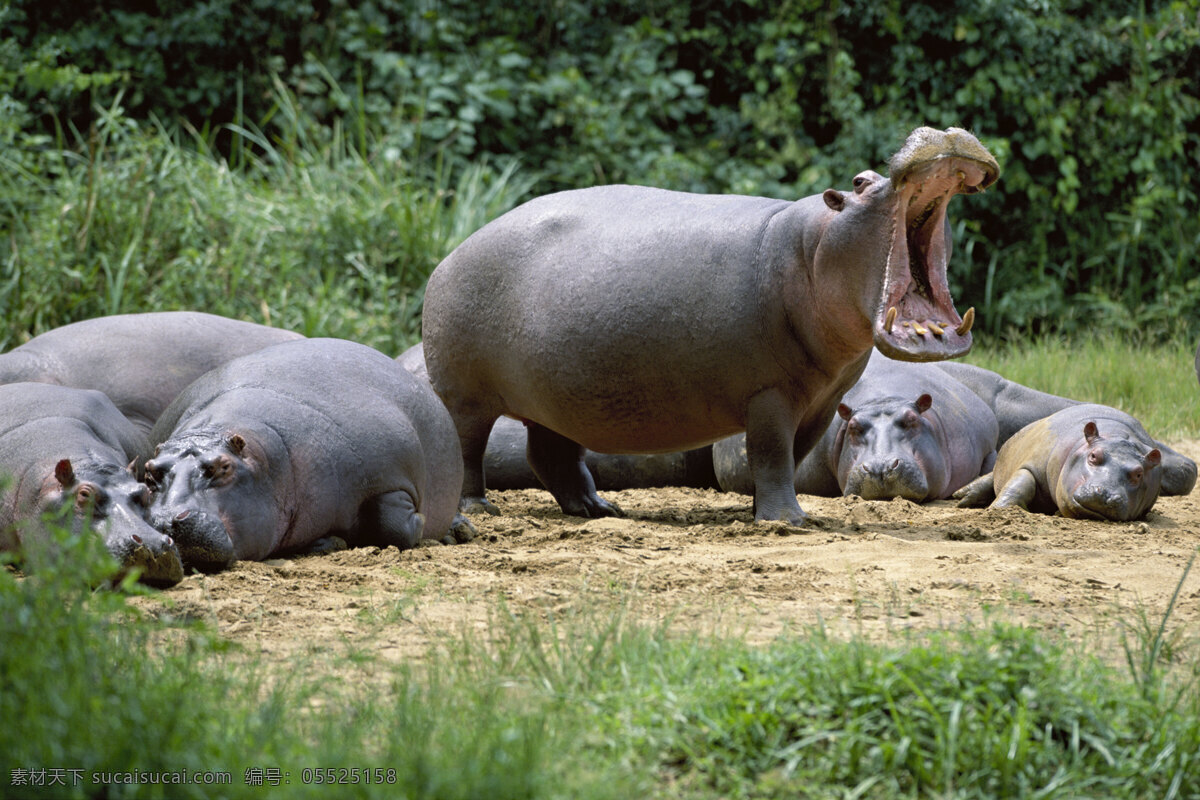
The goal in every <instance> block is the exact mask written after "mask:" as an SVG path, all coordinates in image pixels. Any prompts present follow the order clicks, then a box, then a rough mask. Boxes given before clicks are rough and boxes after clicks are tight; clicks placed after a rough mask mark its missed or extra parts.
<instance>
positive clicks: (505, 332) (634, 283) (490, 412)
mask: <svg viewBox="0 0 1200 800" xmlns="http://www.w3.org/2000/svg"><path fill="white" fill-rule="evenodd" d="M998 174H999V167H998V166H997V164H996V161H995V159H994V158H992V156H991V154H990V153H988V151H987V150H986V149H985V148H984V147H983V145H981V144H980V143H979V141H978V140H977V139H976V138H975V137H974V136H972V135H971V134H969V133H967V132H966V131H963V130H959V129H956V128H951V129H950V130H948V131H938V130H934V129H932V128H920V129H918V130H916V131H914V132H913V133H912V134H911V135H910V136H909V137H908V140H907V141H906V142H905V144H904V146H903V147H902V148H901V150H900V151H899V152H898V153H896V155H895V156H893V157H892V159H891V162H890V177H888V178H885V177H883V176H882V175H879V174H877V173H875V172H872V171H870V170H867V171H865V172H861V173H859V174H858V175H857V176H856V177H855V178H854V180H853V189H852V190H851V191H847V192H843V191H837V190H834V189H828V190H826V191H825V192H824V193H823V194H820V195H815V196H812V197H807V198H804V199H802V200H798V201H796V202H787V201H783V200H772V199H767V198H761V197H741V196H732V195H730V196H722V195H697V194H686V193H682V192H669V191H663V190H660V189H651V188H646V187H639V186H602V187H596V188H592V189H581V190H575V191H568V192H562V193H559V194H553V195H548V196H545V197H541V198H538V199H535V200H532V201H530V202H528V203H526V204H524V205H522V206H520V207H518V208H516V209H514V210H513V211H510V212H508V213H507V214H505V215H503V216H501V217H500V218H498V219H496V220H494V221H493V222H491V223H489V224H488V225H486V226H484V227H483V228H481V229H480V230H479V231H477V232H476V233H475V234H473V235H472V236H471V237H470V238H468V239H467V240H466V241H465V242H463V244H462V245H460V246H459V247H458V248H457V249H456V250H455V251H454V252H452V253H451V254H450V255H449V256H447V257H446V259H445V260H444V261H442V263H441V264H439V265H438V267H437V269H435V270H434V272H433V274H432V275H431V276H430V279H429V283H428V285H427V287H426V292H425V304H424V315H423V339H424V343H425V357H426V362H427V365H428V369H429V377H430V381H431V383H432V384H433V387H434V388H435V389H436V390H437V392H438V394H439V395H440V396H441V397H442V399H443V400H444V401H445V403H446V406H447V408H448V409H449V410H450V414H451V416H452V417H453V418H454V422H455V425H456V427H457V429H458V434H459V437H460V439H461V442H462V449H463V460H464V465H465V474H464V483H463V498H462V505H461V507H462V508H463V509H465V510H471V509H479V508H483V509H484V510H489V511H495V509H494V507H492V506H491V504H490V503H489V502H488V501H487V499H486V497H485V485H484V472H483V457H484V452H485V450H486V447H487V441H488V434H489V432H490V431H491V429H492V423H493V422H494V421H495V420H496V418H497V417H500V416H501V415H507V416H510V417H513V418H514V419H517V420H520V421H522V422H524V423H527V425H528V437H529V444H528V453H529V460H530V463H531V465H532V467H533V469H534V472H535V473H537V475H538V476H539V477H540V478H541V480H542V482H543V483H544V484H545V485H546V487H547V488H548V489H549V490H550V492H551V493H552V494H553V495H554V497H555V499H556V500H557V501H558V503H559V505H560V506H561V507H562V509H563V511H564V512H566V513H568V514H576V515H582V516H605V515H610V514H615V513H618V511H617V509H615V508H614V507H612V506H611V505H610V504H609V503H607V502H605V501H604V500H603V499H601V498H600V497H599V496H598V495H597V494H596V491H595V486H594V483H593V480H592V477H591V474H590V473H589V472H588V470H587V469H586V468H585V466H584V462H583V453H584V448H587V449H590V450H593V451H596V452H601V453H669V452H673V451H681V450H689V449H693V448H698V447H703V446H704V445H707V444H710V443H712V442H715V441H717V440H718V439H721V438H723V437H726V436H729V435H731V434H734V433H737V432H739V431H742V430H745V431H746V434H747V443H748V444H747V450H748V453H749V460H750V468H751V472H752V474H753V476H754V485H755V493H754V504H755V516H756V518H758V519H760V520H785V521H787V522H789V523H794V524H801V523H803V521H804V520H805V518H806V517H805V514H804V512H803V511H802V510H801V509H800V506H799V504H798V503H797V501H796V493H795V492H794V491H793V489H792V475H793V472H794V470H795V467H796V463H797V459H798V458H799V457H802V456H803V455H804V454H805V453H806V452H808V450H809V449H810V448H811V447H812V445H813V444H814V443H815V442H816V440H817V439H819V438H820V436H821V434H822V433H823V432H824V430H825V427H826V425H827V424H828V421H829V419H830V417H831V415H832V414H833V411H834V409H835V408H836V407H837V403H838V400H839V399H840V398H841V396H842V395H843V394H844V393H845V392H846V390H847V389H849V388H850V387H851V386H852V385H853V384H854V382H855V381H856V380H857V379H858V376H859V374H860V373H861V372H862V370H863V368H864V367H865V366H866V362H867V356H868V354H869V352H870V349H871V346H872V344H873V343H874V344H875V345H876V346H878V347H879V349H880V350H882V351H883V352H885V353H887V354H888V355H891V356H894V357H897V358H901V359H906V360H914V361H922V360H936V359H943V358H952V357H955V356H959V355H962V354H963V353H965V352H967V351H968V350H969V349H970V347H971V334H970V328H971V323H972V321H973V319H974V311H973V310H972V311H968V312H967V314H966V315H965V317H962V316H959V313H958V311H957V310H956V309H955V307H954V304H953V301H952V300H951V297H950V292H949V289H948V287H947V285H946V264H947V261H948V259H949V256H950V229H949V225H948V224H947V218H946V208H947V205H948V202H949V200H950V199H951V198H952V197H953V196H954V195H955V194H958V193H960V192H963V193H973V192H978V191H980V190H982V189H984V188H985V187H987V186H989V185H990V184H991V183H992V182H993V181H994V180H995V179H996V177H997V175H998Z"/></svg>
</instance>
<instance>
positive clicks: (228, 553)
mask: <svg viewBox="0 0 1200 800" xmlns="http://www.w3.org/2000/svg"><path fill="white" fill-rule="evenodd" d="M151 521H152V523H153V524H154V527H155V528H157V529H158V530H159V531H162V533H163V534H164V535H166V536H168V537H170V538H173V539H174V540H175V543H176V546H177V547H178V548H179V555H180V558H181V559H182V560H183V563H184V564H186V565H188V566H189V567H195V568H196V569H198V570H201V571H202V572H217V571H219V570H222V569H225V568H227V567H228V566H229V565H230V564H232V563H233V562H234V553H233V541H232V540H231V539H230V538H229V533H228V531H226V529H225V524H224V523H223V522H222V521H221V519H220V517H218V516H216V515H215V514H210V513H208V512H205V511H199V510H197V509H191V508H184V509H155V510H154V512H153V514H152V519H151Z"/></svg>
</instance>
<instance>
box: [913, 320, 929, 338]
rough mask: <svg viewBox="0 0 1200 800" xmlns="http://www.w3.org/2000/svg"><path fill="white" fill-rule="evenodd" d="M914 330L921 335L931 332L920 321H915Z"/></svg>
mask: <svg viewBox="0 0 1200 800" xmlns="http://www.w3.org/2000/svg"><path fill="white" fill-rule="evenodd" d="M913 330H914V331H916V332H917V333H918V334H920V335H921V336H924V335H925V334H927V333H929V330H928V329H927V328H926V327H925V326H924V325H922V324H921V323H919V322H914V323H913Z"/></svg>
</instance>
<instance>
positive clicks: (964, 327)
mask: <svg viewBox="0 0 1200 800" xmlns="http://www.w3.org/2000/svg"><path fill="white" fill-rule="evenodd" d="M974 324H975V306H971V307H970V308H968V309H967V313H965V314H963V321H962V324H961V325H959V326H958V327H957V328H955V329H954V332H955V333H957V334H958V335H959V336H966V335H967V332H968V331H969V330H971V326H972V325H974Z"/></svg>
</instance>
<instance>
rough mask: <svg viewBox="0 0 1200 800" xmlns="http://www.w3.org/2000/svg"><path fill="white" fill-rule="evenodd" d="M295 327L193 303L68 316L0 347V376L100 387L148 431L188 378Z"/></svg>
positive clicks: (287, 336)
mask: <svg viewBox="0 0 1200 800" xmlns="http://www.w3.org/2000/svg"><path fill="white" fill-rule="evenodd" d="M301 338H303V337H302V336H301V335H300V334H298V333H293V332H292V331H287V330H282V329H280V328H270V327H267V326H266V325H257V324H255V323H253V322H242V321H241V320H236V319H227V318H226V317H220V316H216V315H215V314H204V313H200V312H196V311H159V312H150V313H145V314H118V315H115V316H111V317H97V318H96V319H89V320H84V321H82V322H74V323H71V324H70V325H64V326H62V327H61V328H55V329H54V330H51V331H47V332H46V333H43V334H41V335H40V336H35V337H33V338H32V339H30V340H29V341H28V342H26V343H25V344H23V345H21V346H20V347H16V348H13V349H12V350H10V351H8V352H7V353H4V354H3V355H0V383H15V382H17V381H37V382H39V383H56V384H59V385H60V386H74V387H75V388H77V389H96V390H98V391H101V392H104V393H105V394H106V395H108V396H109V398H110V399H111V400H112V401H113V404H114V405H116V407H117V408H118V409H119V410H120V411H121V413H122V414H124V415H125V416H126V417H128V418H129V420H130V421H131V422H133V424H134V425H137V426H138V428H140V429H141V430H142V432H143V433H147V434H148V433H149V432H150V429H151V428H152V427H154V422H155V420H157V419H158V415H159V414H161V413H162V412H163V410H164V409H166V407H167V405H168V404H169V403H170V402H171V401H172V400H174V399H175V396H176V395H178V394H179V393H180V392H182V391H183V389H184V387H186V386H187V385H188V384H189V383H191V382H192V381H194V380H195V379H196V378H198V377H200V376H201V375H203V374H204V373H205V372H208V371H209V370H210V369H212V368H213V367H215V366H217V365H218V364H222V363H224V362H226V361H228V360H229V359H231V358H237V357H238V356H241V355H245V354H246V353H251V352H253V351H255V350H259V349H261V348H263V347H267V346H268V345H272V344H278V343H279V342H285V341H290V340H292V339H301Z"/></svg>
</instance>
